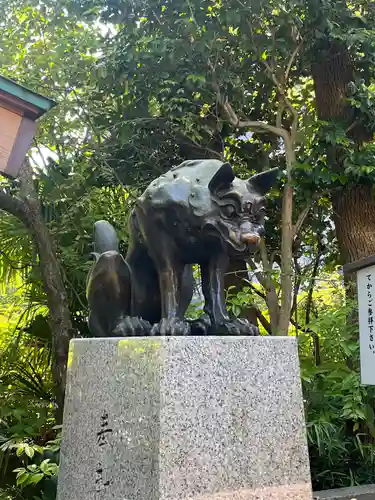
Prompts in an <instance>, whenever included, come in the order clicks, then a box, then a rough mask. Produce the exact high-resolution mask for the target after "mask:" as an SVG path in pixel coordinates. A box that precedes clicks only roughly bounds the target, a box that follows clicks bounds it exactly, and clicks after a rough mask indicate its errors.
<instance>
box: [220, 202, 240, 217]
mask: <svg viewBox="0 0 375 500" xmlns="http://www.w3.org/2000/svg"><path fill="white" fill-rule="evenodd" d="M222 211H223V214H224V215H225V217H229V218H233V217H235V216H236V215H237V211H236V207H235V206H233V205H225V206H224V207H222Z"/></svg>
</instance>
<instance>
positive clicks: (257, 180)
mask: <svg viewBox="0 0 375 500" xmlns="http://www.w3.org/2000/svg"><path fill="white" fill-rule="evenodd" d="M279 173H280V170H279V169H278V168H277V167H276V168H271V170H266V171H265V172H261V173H260V174H255V175H253V176H252V177H250V179H249V180H248V181H247V182H248V183H249V185H250V188H251V189H253V190H254V191H256V192H257V193H259V194H261V195H262V196H263V195H265V194H266V193H268V191H269V190H270V189H271V188H272V186H273V185H274V184H275V182H276V180H277V178H278V176H279Z"/></svg>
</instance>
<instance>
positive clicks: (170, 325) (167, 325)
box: [151, 318, 190, 336]
mask: <svg viewBox="0 0 375 500" xmlns="http://www.w3.org/2000/svg"><path fill="white" fill-rule="evenodd" d="M151 335H161V336H177V335H190V324H189V323H188V322H187V321H183V320H181V319H178V318H163V319H162V320H161V321H160V323H157V324H156V325H154V326H153V327H152V330H151Z"/></svg>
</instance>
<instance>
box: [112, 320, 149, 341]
mask: <svg viewBox="0 0 375 500" xmlns="http://www.w3.org/2000/svg"><path fill="white" fill-rule="evenodd" d="M150 332H151V324H150V323H149V322H148V321H146V320H144V319H142V318H138V317H137V316H125V317H124V318H122V320H121V321H120V323H119V324H118V325H117V326H116V328H115V329H114V330H113V332H112V335H113V336H115V337H147V336H148V335H150Z"/></svg>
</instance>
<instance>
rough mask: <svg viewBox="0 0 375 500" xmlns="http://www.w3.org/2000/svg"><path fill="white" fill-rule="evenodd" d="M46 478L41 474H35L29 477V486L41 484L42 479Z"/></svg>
mask: <svg viewBox="0 0 375 500" xmlns="http://www.w3.org/2000/svg"><path fill="white" fill-rule="evenodd" d="M43 478H44V475H43V474H41V473H37V474H33V475H32V476H30V477H29V480H28V481H27V483H28V484H37V483H39V482H40V481H41V480H42V479H43Z"/></svg>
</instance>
